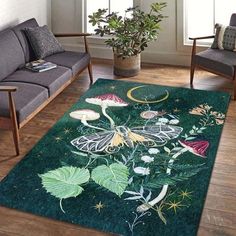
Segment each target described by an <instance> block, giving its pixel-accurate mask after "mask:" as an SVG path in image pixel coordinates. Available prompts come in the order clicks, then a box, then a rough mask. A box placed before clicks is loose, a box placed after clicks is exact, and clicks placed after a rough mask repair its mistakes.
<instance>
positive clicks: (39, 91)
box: [0, 82, 48, 123]
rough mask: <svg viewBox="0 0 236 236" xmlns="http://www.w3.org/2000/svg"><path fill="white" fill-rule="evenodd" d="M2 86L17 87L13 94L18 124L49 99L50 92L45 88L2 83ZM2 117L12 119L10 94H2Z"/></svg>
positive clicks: (0, 109)
mask: <svg viewBox="0 0 236 236" xmlns="http://www.w3.org/2000/svg"><path fill="white" fill-rule="evenodd" d="M0 85H2V86H16V87H17V88H18V89H17V91H16V92H14V93H12V94H13V97H14V102H15V106H16V114H17V120H18V122H19V123H20V122H22V121H23V120H24V119H25V118H26V117H27V116H29V115H30V114H31V113H32V112H33V111H35V110H36V109H37V108H38V107H39V106H40V105H41V104H42V103H43V102H44V101H46V100H47V98H48V90H47V89H46V88H44V87H41V86H38V85H34V84H28V83H18V82H1V83H0ZM0 101H1V102H0V116H3V117H10V114H9V105H8V94H7V93H5V92H0Z"/></svg>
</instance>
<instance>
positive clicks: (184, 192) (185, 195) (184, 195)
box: [180, 189, 192, 199]
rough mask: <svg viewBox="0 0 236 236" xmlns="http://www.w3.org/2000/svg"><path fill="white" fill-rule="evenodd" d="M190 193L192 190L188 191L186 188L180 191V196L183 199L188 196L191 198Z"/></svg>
mask: <svg viewBox="0 0 236 236" xmlns="http://www.w3.org/2000/svg"><path fill="white" fill-rule="evenodd" d="M191 193H192V192H188V191H187V189H186V190H185V191H181V192H180V196H181V197H182V198H183V199H184V198H189V199H191Z"/></svg>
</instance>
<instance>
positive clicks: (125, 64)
mask: <svg viewBox="0 0 236 236" xmlns="http://www.w3.org/2000/svg"><path fill="white" fill-rule="evenodd" d="M140 62H141V54H138V55H136V56H131V57H128V58H122V57H118V55H117V54H115V53H114V75H118V76H124V77H132V76H135V75H137V74H138V72H139V71H140Z"/></svg>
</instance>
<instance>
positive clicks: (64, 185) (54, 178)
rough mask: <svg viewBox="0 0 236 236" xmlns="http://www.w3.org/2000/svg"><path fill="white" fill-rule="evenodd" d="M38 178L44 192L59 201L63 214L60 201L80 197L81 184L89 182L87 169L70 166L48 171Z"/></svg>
mask: <svg viewBox="0 0 236 236" xmlns="http://www.w3.org/2000/svg"><path fill="white" fill-rule="evenodd" d="M39 177H40V178H41V179H42V185H43V187H44V188H45V189H46V191H47V192H48V193H50V194H51V195H52V196H54V197H56V198H59V199H60V207H61V210H62V211H63V212H65V211H64V210H63V208H62V204H61V202H62V200H63V199H67V198H70V197H77V196H78V195H80V194H81V193H82V191H83V190H84V189H83V188H82V187H81V184H84V183H87V182H88V181H89V178H90V173H89V171H88V170H87V169H84V168H82V169H81V168H76V167H72V166H70V167H61V168H58V169H56V170H52V171H49V172H47V173H45V174H42V175H39Z"/></svg>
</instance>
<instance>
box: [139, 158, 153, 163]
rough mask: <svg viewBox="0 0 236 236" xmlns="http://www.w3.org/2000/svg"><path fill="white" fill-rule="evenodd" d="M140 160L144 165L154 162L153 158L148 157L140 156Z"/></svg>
mask: <svg viewBox="0 0 236 236" xmlns="http://www.w3.org/2000/svg"><path fill="white" fill-rule="evenodd" d="M141 160H142V161H144V162H145V163H150V162H153V161H154V157H150V156H142V157H141Z"/></svg>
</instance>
